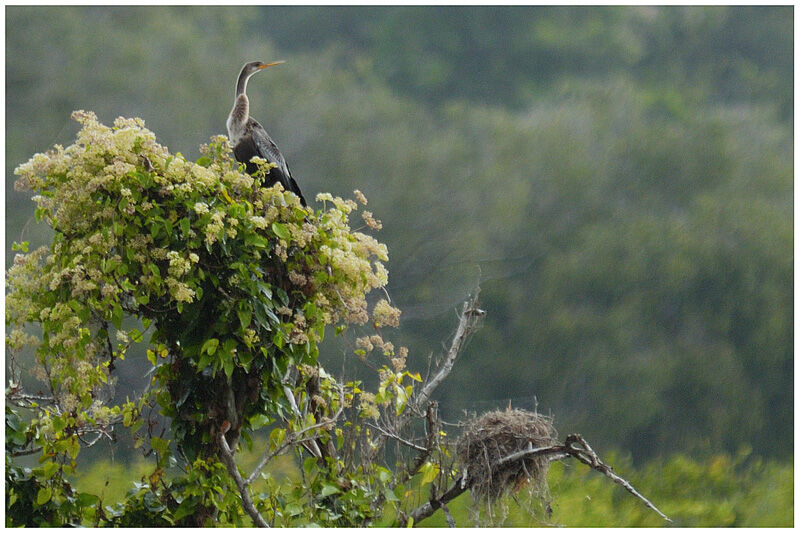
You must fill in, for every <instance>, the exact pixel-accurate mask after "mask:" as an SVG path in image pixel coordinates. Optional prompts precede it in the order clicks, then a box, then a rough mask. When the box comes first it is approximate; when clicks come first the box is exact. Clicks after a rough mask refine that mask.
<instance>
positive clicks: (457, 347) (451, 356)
mask: <svg viewBox="0 0 800 533" xmlns="http://www.w3.org/2000/svg"><path fill="white" fill-rule="evenodd" d="M479 294H480V287H477V288H476V289H475V293H474V294H473V295H472V296H471V297H470V298H469V299H468V300H467V301H466V302H464V306H463V307H462V309H461V316H460V317H459V320H458V327H457V328H456V332H455V334H454V335H453V340H452V341H451V342H450V348H449V349H448V350H447V353H446V354H445V357H444V359H443V360H442V362H441V363H440V364H439V366H438V367H437V369H436V373H435V374H434V375H433V377H432V378H430V380H428V381H427V382H426V383H425V384H424V385H423V386H422V388H421V389H420V390H419V391H418V392H417V393H416V399H415V405H416V406H417V407H418V408H419V407H421V406H422V405H424V404H425V403H426V402H427V401H428V399H429V398H430V397H431V394H433V391H434V390H436V387H438V386H439V385H440V384H441V383H442V381H444V379H445V378H446V377H447V376H448V375H450V372H451V371H452V370H453V364H455V362H456V359H457V358H458V356H459V354H460V353H461V351H462V350H463V349H464V346H465V345H466V342H467V340H468V339H469V336H470V335H471V334H472V333H474V332H475V330H476V329H477V325H478V321H479V320H480V319H481V318H482V317H483V316H484V315H485V314H486V311H484V310H483V309H479V308H478V295H479Z"/></svg>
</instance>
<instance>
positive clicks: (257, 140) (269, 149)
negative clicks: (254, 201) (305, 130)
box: [234, 120, 306, 206]
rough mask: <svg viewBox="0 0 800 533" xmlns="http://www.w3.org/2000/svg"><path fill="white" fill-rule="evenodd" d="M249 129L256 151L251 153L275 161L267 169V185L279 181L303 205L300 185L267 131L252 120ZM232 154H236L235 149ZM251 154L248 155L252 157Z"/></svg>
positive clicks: (304, 203) (304, 200)
mask: <svg viewBox="0 0 800 533" xmlns="http://www.w3.org/2000/svg"><path fill="white" fill-rule="evenodd" d="M249 129H250V135H249V137H250V138H251V139H252V143H253V147H254V148H255V152H256V153H254V154H253V155H258V156H260V157H263V158H264V159H266V160H267V161H269V162H270V163H275V165H277V166H276V168H273V169H272V170H270V171H269V176H268V177H269V182H268V183H267V185H273V184H274V183H276V182H280V183H281V185H283V188H284V189H286V190H287V191H292V192H293V193H295V194H296V195H297V196H299V197H300V203H301V204H302V205H303V206H305V205H306V199H305V198H304V197H303V193H302V192H300V187H298V185H297V182H296V181H295V180H294V178H293V177H292V173H291V172H290V171H289V166H288V165H287V164H286V160H285V159H284V158H283V154H281V151H280V150H278V147H277V146H276V145H275V143H274V142H273V141H272V139H270V137H269V135H268V134H267V132H266V131H265V130H264V128H262V127H261V125H260V124H259V123H258V122H256V121H255V120H253V124H252V128H249ZM240 144H241V143H240ZM234 155H236V151H235V150H234ZM253 155H251V156H250V157H253ZM236 159H237V160H239V157H238V155H236ZM248 161H249V159H248Z"/></svg>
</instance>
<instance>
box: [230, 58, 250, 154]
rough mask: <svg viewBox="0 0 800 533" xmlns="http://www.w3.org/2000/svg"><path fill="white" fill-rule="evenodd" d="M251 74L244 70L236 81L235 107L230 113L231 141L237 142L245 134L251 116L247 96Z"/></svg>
mask: <svg viewBox="0 0 800 533" xmlns="http://www.w3.org/2000/svg"><path fill="white" fill-rule="evenodd" d="M249 79H250V76H247V75H245V73H244V71H242V73H241V74H240V75H239V81H238V82H237V83H236V97H235V98H234V100H233V109H231V114H230V115H228V124H227V126H228V137H229V138H230V140H231V142H232V143H234V144H236V141H237V140H238V138H239V137H240V136H242V135H243V134H244V128H245V125H246V124H247V119H249V118H250V100H249V99H248V98H247V94H246V91H247V80H249Z"/></svg>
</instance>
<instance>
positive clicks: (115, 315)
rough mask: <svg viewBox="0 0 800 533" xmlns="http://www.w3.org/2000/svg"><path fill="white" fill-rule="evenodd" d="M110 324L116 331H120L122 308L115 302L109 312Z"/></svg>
mask: <svg viewBox="0 0 800 533" xmlns="http://www.w3.org/2000/svg"><path fill="white" fill-rule="evenodd" d="M111 323H112V324H114V327H115V328H117V329H122V307H120V305H119V304H118V303H117V302H114V307H113V309H112V310H111Z"/></svg>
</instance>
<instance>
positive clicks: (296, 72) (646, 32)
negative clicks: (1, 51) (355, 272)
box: [5, 6, 794, 525]
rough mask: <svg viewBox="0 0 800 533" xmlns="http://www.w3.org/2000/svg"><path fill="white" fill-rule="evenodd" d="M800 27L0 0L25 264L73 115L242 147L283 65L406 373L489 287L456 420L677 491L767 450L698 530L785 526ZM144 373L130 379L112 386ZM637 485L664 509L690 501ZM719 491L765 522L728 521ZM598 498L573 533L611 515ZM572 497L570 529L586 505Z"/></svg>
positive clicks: (286, 130)
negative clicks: (233, 132) (530, 428)
mask: <svg viewBox="0 0 800 533" xmlns="http://www.w3.org/2000/svg"><path fill="white" fill-rule="evenodd" d="M792 18H793V8H791V7H788V6H787V7H704V8H690V7H667V8H659V7H654V6H647V7H614V8H601V7H594V8H578V7H569V8H566V7H560V8H545V7H516V8H478V7H460V8H441V7H439V8H434V7H394V8H370V7H350V8H327V7H303V8H299V7H297V8H289V7H281V8H278V7H248V8H241V7H240V8H231V9H227V8H202V9H200V8H198V9H194V8H185V7H182V8H152V7H150V8H137V7H113V8H110V7H93V8H84V7H69V8H60V7H58V8H57V7H20V6H13V7H8V8H7V10H6V81H7V95H6V117H7V130H6V131H7V136H6V165H7V166H6V176H7V179H6V242H7V247H6V250H5V252H6V261H7V263H9V262H10V260H11V259H12V257H13V255H14V253H13V252H12V250H11V245H10V243H11V242H12V241H21V240H28V241H31V243H32V246H33V247H35V246H36V245H38V244H41V243H43V242H45V239H47V238H48V235H47V233H46V229H44V228H43V225H37V224H35V223H34V221H33V220H30V219H31V213H32V204H31V203H30V202H29V201H28V196H26V195H24V194H22V193H18V192H15V191H13V189H12V184H13V174H12V171H13V169H14V168H15V167H16V166H17V165H19V164H20V163H22V162H24V161H26V160H27V159H28V158H29V157H30V156H31V154H32V153H34V152H37V151H43V150H45V149H48V148H49V147H50V146H52V145H53V144H55V143H62V144H67V143H69V142H71V140H72V139H73V138H74V133H75V129H76V128H75V127H74V125H73V123H72V121H71V120H70V118H69V115H70V113H71V112H72V111H73V110H75V109H92V110H94V111H96V112H97V113H98V115H99V117H100V119H101V121H104V122H106V123H110V122H111V121H112V120H113V119H114V118H115V117H117V116H120V115H122V116H139V117H142V118H144V119H145V121H146V124H147V126H148V128H149V129H151V130H152V131H155V132H157V134H158V136H159V142H161V143H163V144H164V145H166V146H169V147H170V148H171V149H173V150H181V151H183V152H184V153H186V154H187V157H190V158H191V159H194V158H196V156H198V155H199V153H198V152H197V147H198V146H199V145H200V144H201V143H204V142H207V140H208V138H209V137H210V136H211V135H213V134H216V133H222V132H224V121H225V117H226V115H227V113H228V111H229V108H230V105H231V103H232V96H233V84H234V80H235V76H236V74H237V73H238V70H239V68H240V67H241V64H242V63H244V62H245V61H249V60H274V59H285V60H287V63H286V64H285V65H283V66H281V67H280V68H276V69H270V72H269V73H268V74H266V75H262V76H263V77H262V78H259V79H254V80H253V81H252V83H251V84H250V87H249V94H250V96H251V103H252V106H253V113H254V115H255V116H256V118H258V119H259V120H260V121H261V122H262V123H263V124H264V125H265V126H266V128H267V130H268V131H269V132H270V133H271V135H272V136H273V137H274V138H275V139H276V141H277V142H278V144H279V146H280V147H281V149H282V151H283V153H284V155H285V156H286V157H287V160H288V161H289V163H290V165H291V167H292V169H293V172H294V174H295V176H296V178H297V179H298V182H299V183H300V186H301V187H302V189H303V191H304V192H305V193H306V196H307V197H309V198H310V197H313V196H314V195H315V193H316V192H317V191H330V192H332V193H333V194H338V195H347V194H349V193H350V191H352V190H353V189H355V188H358V189H360V190H362V191H364V192H365V194H366V195H367V197H369V199H370V205H369V207H370V209H371V210H372V211H373V212H375V213H376V215H378V216H379V217H380V218H381V219H382V220H383V227H384V229H383V231H382V233H381V239H382V242H385V243H386V244H387V245H388V247H389V250H390V251H391V257H392V260H391V261H390V262H389V264H388V268H389V270H390V272H391V276H390V279H391V281H390V284H389V291H390V293H391V294H392V297H393V299H394V302H395V303H396V304H397V305H398V306H399V307H401V308H402V309H403V310H404V315H403V317H404V319H403V323H402V325H401V328H400V331H399V336H400V338H401V340H400V341H399V344H405V345H408V346H409V348H410V349H411V353H412V357H411V359H410V366H411V367H412V368H413V367H414V366H415V365H416V366H418V367H419V368H424V367H425V365H426V361H425V355H426V354H427V353H428V352H429V350H430V349H431V347H432V346H437V345H438V343H439V342H440V341H442V340H444V339H446V338H447V335H448V333H449V330H450V328H451V327H452V312H451V311H452V309H453V308H454V307H455V305H456V304H457V303H458V302H459V301H460V300H461V299H462V298H463V297H464V295H465V294H466V293H467V292H468V291H469V290H470V289H471V288H472V287H474V285H475V284H476V283H477V282H479V281H480V283H481V288H482V292H481V295H482V299H483V303H482V307H483V308H485V309H486V310H487V312H488V315H487V319H486V322H485V326H484V328H483V329H482V330H481V331H479V332H478V334H477V335H476V336H475V338H474V339H473V341H472V343H471V344H470V346H469V347H468V350H467V352H466V353H465V355H464V357H463V359H462V360H461V361H460V362H459V364H458V365H457V367H456V370H455V371H454V373H453V374H452V375H451V376H450V378H449V381H448V382H446V383H445V384H444V385H443V386H442V388H441V389H440V390H439V398H438V399H439V400H440V402H441V405H442V412H443V413H444V414H446V416H447V417H448V418H450V419H455V418H456V417H458V416H459V413H460V412H461V410H462V409H468V410H472V411H481V410H484V409H486V408H488V407H498V406H505V405H506V404H507V403H508V401H509V399H510V400H511V401H512V403H513V404H514V405H515V406H522V407H528V408H530V407H532V406H533V405H534V403H535V402H537V401H538V405H539V408H540V409H541V410H543V411H545V412H548V413H552V414H554V415H555V417H556V426H557V427H558V428H559V429H560V431H561V433H562V434H567V433H569V432H573V431H579V432H581V433H583V434H584V435H585V436H586V437H587V439H588V440H589V441H590V442H592V443H593V444H594V445H595V448H596V449H597V450H598V451H600V452H601V454H602V453H603V451H604V450H611V449H616V450H620V451H622V450H624V451H625V453H630V454H631V458H632V459H631V460H632V461H633V464H635V466H636V469H637V471H641V472H644V474H642V475H643V476H645V478H644V479H647V476H651V478H652V479H658V477H657V475H656V474H655V473H650V472H651V470H650V468H652V469H654V470H653V472H654V471H657V470H658V469H659V468H661V469H667V471H668V472H673V471H674V472H677V473H676V474H675V478H676V479H677V478H678V477H679V473H680V472H681V470H680V468H679V465H678V466H676V463H675V462H677V461H679V459H667V458H668V457H673V454H676V453H681V454H688V456H687V457H691V459H689V458H686V459H685V460H686V461H688V462H689V463H688V464H690V465H691V466H690V467H687V469H689V470H691V469H692V468H693V469H695V470H698V471H700V472H705V473H708V472H707V471H708V470H709V469H712V468H713V465H714V464H715V463H714V461H715V459H714V458H715V457H735V456H736V455H735V454H737V453H738V451H739V450H740V449H741V448H742V447H745V446H750V447H752V450H753V452H752V454H751V455H749V456H748V459H746V460H744V466H742V467H741V468H742V469H743V470H741V469H740V470H736V469H725V468H723V469H722V472H723V474H721V475H722V477H723V478H726V479H728V480H729V482H730V483H732V485H730V486H729V487H728V488H726V489H725V490H727V491H728V492H727V493H725V494H729V495H730V496H721V497H720V499H719V500H713V501H714V502H715V503H709V504H708V505H709V506H712V507H714V510H713V511H709V513H708V514H707V515H704V516H707V517H708V518H707V521H703V520H700V519H697V522H693V521H692V520H693V519H692V520H690V519H688V518H687V519H686V522H685V524H686V525H689V524H690V523H691V524H695V523H696V524H698V525H699V524H701V523H702V524H705V525H727V524H737V525H740V524H745V523H747V524H754V523H758V519H757V518H752V517H757V516H759V514H761V518H763V517H765V516H766V517H769V518H770V519H773V520H774V521H773V522H771V523H768V524H766V525H790V524H791V513H789V512H787V511H786V509H787V508H790V507H791V499H787V498H785V497H784V496H781V494H783V495H785V490H786V489H785V486H786V483H785V482H779V481H775V482H773V480H775V479H778V480H780V479H783V480H785V478H786V477H787V476H788V477H791V475H792V474H791V472H792V471H791V466H790V465H791V458H792V451H793V399H794V395H793V385H794V383H793V335H792V331H793V315H792V295H793V278H792V274H793V242H792V238H793V236H792V210H793V201H792V192H793V166H792V145H793V134H792V126H793V124H792V114H793V72H792V67H793V62H794V58H793V33H792V32H793V27H792ZM345 350H346V349H345V348H341V347H339V346H338V345H337V344H336V343H333V344H331V345H329V346H328V347H327V348H326V349H323V350H322V351H323V353H322V354H321V358H322V359H323V360H328V361H336V362H337V364H339V363H338V362H339V361H341V359H342V355H341V353H342V352H344V351H345ZM131 359H133V358H131ZM145 368H146V366H137V364H135V363H134V361H128V362H126V364H125V365H121V367H120V369H119V371H120V382H119V385H118V394H119V395H120V396H121V398H124V397H125V392H126V387H127V388H128V390H130V389H133V388H134V387H136V386H137V384H138V383H140V381H139V380H137V376H141V375H142V374H143V372H144V370H143V369H145ZM97 453H99V452H97ZM116 453H118V454H119V459H120V460H125V459H127V458H128V457H129V456H130V455H131V454H132V453H133V452H132V451H130V450H129V451H126V449H125V448H124V447H120V449H118V450H117V451H116ZM93 457H94V456H93V455H92V454H91V453H90V454H88V455H87V457H86V459H85V460H86V461H89V462H91V461H92V460H93ZM679 457H680V456H679ZM736 457H738V456H736ZM759 458H764V459H763V461H766V462H765V463H759V461H762V459H759ZM671 461H672V462H671ZM731 461H733V462H736V461H738V459H731ZM772 461H775V463H773V462H772ZM750 463H753V464H770V465H772V464H774V465H775V466H774V469H775V470H774V472H773V471H772V470H769V469H766V468H765V469H764V470H763V471H762V472H765V473H764V474H763V475H762V476H761V477H758V476H759V475H760V474H756V473H754V472H756V470H757V469H755V468H756V467H752V468H754V469H755V470H752V471H750V470H747V468H748V467H747V465H748V464H750ZM612 464H613V463H612ZM737 464H738V463H737ZM654 465H655V466H654ZM737 468H739V467H737ZM770 468H773V467H770ZM670 469H672V470H670ZM742 472H751V473H749V474H745V473H742ZM787 472H788V474H787ZM552 475H555V473H553V474H552ZM670 475H672V474H670ZM737 476H740V477H737ZM742 476H743V477H742ZM747 476H754V477H752V478H750V477H747ZM700 477H703V476H700ZM565 479H566V480H568V479H573V478H569V477H567V478H565ZM692 479H695V478H692ZM736 480H740V481H741V482H737V481H736ZM632 481H634V484H635V485H636V482H637V479H636V478H634V479H633V480H632ZM751 481H752V482H753V483H754V484H755V486H756V487H758V489H759V490H758V491H756V490H755V489H752V487H751V486H750V485H749V483H750V482H751ZM570 483H571V482H569V481H563V483H562V485H561V487H562V489H563V490H561V491H560V490H559V489H558V484H556V486H555V487H554V489H553V492H554V495H555V496H557V497H558V496H559V494H560V493H561V492H568V490H567V489H569V490H571V487H573V486H574V485H570ZM644 483H645V486H642V487H640V488H641V489H642V490H643V492H645V493H646V494H647V495H648V496H651V497H652V498H653V501H654V502H655V503H656V504H657V505H659V506H661V505H660V503H661V501H664V499H666V500H669V499H670V498H673V497H674V496H675V495H676V494H682V493H679V492H675V491H677V489H675V491H673V492H663V493H660V492H658V491H657V488H656V487H657V486H658V483H655V482H654V485H653V487H649V486H646V484H647V482H646V481H645V482H644ZM781 483H783V484H781ZM676 484H677V482H676ZM637 486H638V485H637ZM668 486H669V487H674V486H677V485H668V484H665V485H664V487H668ZM744 486H747V490H745V489H743V487H744ZM780 487H784V488H780ZM617 489H618V487H612V486H608V487H606V488H604V489H598V490H601V491H602V490H605V491H608V493H609V494H611V493H612V491H614V490H617ZM654 491H655V492H654ZM748 491H750V492H748ZM761 491H765V492H767V493H770V494H772V493H775V494H776V497H775V498H771V499H770V498H764V497H763V493H762V492H761ZM781 491H783V492H781ZM746 494H752V495H753V496H752V497H751V498H750V499H742V495H746ZM756 494H759V495H761V496H760V497H759V498H756V496H755V495H756ZM733 495H736V496H733ZM659 498H662V500H659ZM692 498H700V496H698V493H694V494H692ZM726 498H727V499H728V501H729V502H730V501H737V502H744V501H745V500H746V501H748V502H754V500H753V498H756V501H758V502H761V503H758V505H760V506H763V507H760V508H759V507H757V504H756V503H753V509H754V510H753V511H752V514H751V515H748V516H751V518H736V519H734V521H733V522H731V520H732V519H731V518H730V516H731V515H730V514H725V513H724V512H723V511H722V510H721V509H722V507H720V506H723V505H727V504H723V503H719V502H723V501H724V500H725V499H726ZM598 500H599V496H592V503H593V504H594V505H593V506H590V508H589V509H587V511H586V512H587V513H592V514H587V515H586V518H585V519H583V518H581V519H580V520H577V522H579V523H581V524H590V523H591V521H592V520H598V521H599V520H600V519H601V518H600V516H601V515H602V516H609V515H610V513H611V512H612V510H610V509H609V510H607V511H599V509H601V504H600V503H599V501H598ZM709 500H710V498H709ZM612 501H613V502H614V504H613V506H614V508H615V509H617V508H619V507H618V506H619V505H622V503H621V502H620V501H619V500H612ZM682 501H683V502H684V504H686V501H685V499H684V500H682ZM703 501H705V500H703ZM770 502H783V503H781V504H778V503H775V505H779V507H780V508H781V509H782V510H781V511H780V512H771V511H770V507H769V505H771V503H770ZM631 503H633V504H635V503H636V502H631ZM558 505H559V506H560V507H558V508H556V514H555V515H554V520H556V521H559V520H557V519H558V517H559V514H558V513H559V512H560V511H559V509H563V510H565V513H572V512H573V509H571V508H568V507H567V503H566V501H562V502H561V503H559V504H558ZM675 505H676V506H678V505H679V503H676V504H675ZM687 505H688V504H687ZM698 505H699V504H698ZM738 505H739V506H743V505H745V504H744V503H740V504H738ZM595 506H596V508H595ZM663 507H664V510H665V512H667V514H670V511H672V510H673V509H676V510H675V511H674V512H676V513H677V512H678V511H677V509H678V507H674V508H670V505H668V504H665V505H664V506H663ZM591 508H595V510H596V511H597V512H595V511H592V510H591ZM602 508H603V509H605V507H602ZM575 512H577V511H575ZM737 512H738V511H737ZM698 513H699V512H698ZM714 513H717V514H716V515H715V514H714ZM689 515H691V512H688V511H687V516H689ZM614 516H615V517H617V518H619V521H625V520H627V518H625V519H624V518H622V517H621V516H620V515H614ZM692 516H694V515H692ZM698 516H699V514H698ZM741 516H744V515H741V514H739V515H737V517H741ZM439 518H441V517H439ZM637 520H638V519H635V518H633V519H631V523H630V524H629V525H633V524H637V523H639V522H637ZM704 520H706V519H704ZM715 520H716V521H717V523H714V522H715ZM736 520H738V521H736ZM619 521H614V520H610V521H609V524H611V523H613V524H617V525H618V524H619ZM563 523H567V524H571V522H570V521H569V520H567V519H566V518H565V519H564V520H563ZM760 523H761V524H765V523H764V522H760ZM592 525H599V524H598V523H594V524H592Z"/></svg>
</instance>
